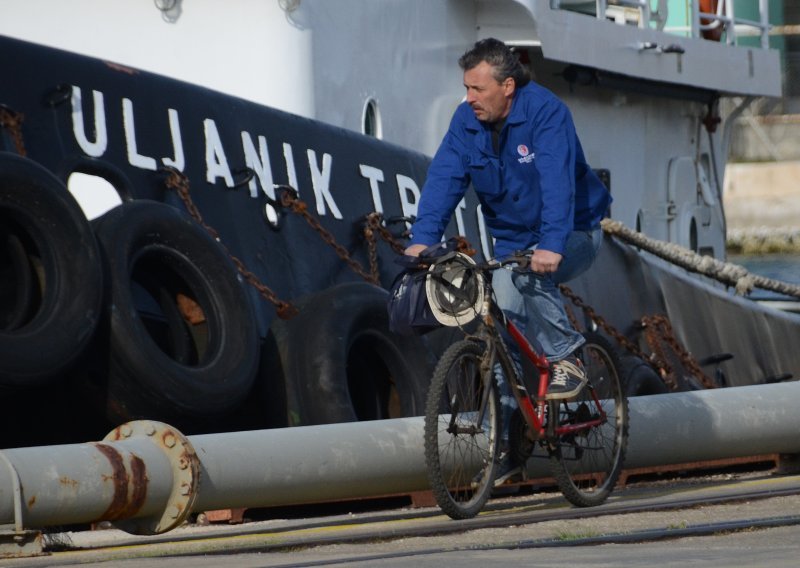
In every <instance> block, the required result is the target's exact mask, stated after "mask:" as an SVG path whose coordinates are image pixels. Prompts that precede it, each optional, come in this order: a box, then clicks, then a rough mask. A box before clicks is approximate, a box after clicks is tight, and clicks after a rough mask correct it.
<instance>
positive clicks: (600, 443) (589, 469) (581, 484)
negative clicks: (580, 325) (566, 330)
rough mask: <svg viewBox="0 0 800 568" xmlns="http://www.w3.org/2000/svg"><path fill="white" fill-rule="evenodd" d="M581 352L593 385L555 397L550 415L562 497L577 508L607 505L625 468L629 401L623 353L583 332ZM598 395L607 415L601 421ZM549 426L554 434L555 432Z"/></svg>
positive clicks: (555, 468) (552, 450) (553, 456)
mask: <svg viewBox="0 0 800 568" xmlns="http://www.w3.org/2000/svg"><path fill="white" fill-rule="evenodd" d="M585 337H586V343H585V344H584V346H583V347H582V349H581V352H580V353H579V354H578V355H579V357H580V359H581V361H582V362H583V365H584V368H585V369H586V375H587V377H588V378H589V384H588V385H587V386H586V387H585V388H584V389H583V390H582V391H581V392H580V394H579V395H578V396H577V397H576V398H574V399H569V400H562V401H551V402H550V403H549V405H548V414H549V417H550V418H551V419H552V418H555V419H556V420H557V422H556V425H555V426H556V428H561V430H562V432H561V433H559V434H558V435H553V434H551V440H550V465H551V470H552V472H553V476H554V477H555V479H556V482H557V483H558V487H559V489H560V490H561V492H562V493H563V494H564V497H565V498H566V499H567V500H568V501H569V502H570V503H572V504H573V505H576V506H578V507H593V506H595V505H600V504H601V503H604V502H605V501H606V499H607V498H608V496H609V495H610V494H611V492H612V491H613V489H614V486H615V485H616V483H617V480H618V479H619V476H620V473H621V472H622V463H623V461H624V459H625V450H626V447H627V443H628V400H627V398H626V397H625V392H624V391H623V389H622V381H621V380H620V375H619V368H620V365H619V356H618V355H617V352H616V350H615V349H614V348H613V347H612V346H611V344H610V343H609V342H608V341H607V340H606V339H605V338H604V337H602V336H600V335H598V334H596V333H587V334H585ZM595 395H596V397H597V399H598V400H599V401H600V404H601V406H602V408H603V412H604V413H605V419H604V420H602V421H601V423H600V424H597V425H594V426H587V427H581V426H580V425H581V424H587V423H591V422H593V421H594V422H597V421H600V419H601V417H602V415H601V413H600V410H599V409H598V406H597V402H596V401H595ZM553 430H554V429H553V428H552V427H551V432H553Z"/></svg>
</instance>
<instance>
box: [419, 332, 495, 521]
mask: <svg viewBox="0 0 800 568" xmlns="http://www.w3.org/2000/svg"><path fill="white" fill-rule="evenodd" d="M485 353H486V348H485V346H483V345H481V344H480V343H477V342H475V341H470V340H462V341H459V342H458V343H454V344H453V345H452V346H450V347H449V348H448V349H447V350H446V351H445V352H444V354H443V355H442V357H441V359H440V360H439V363H438V364H437V365H436V369H435V370H434V373H433V380H432V381H431V385H430V387H429V390H428V396H427V400H426V404H425V463H426V465H427V470H428V478H429V480H430V485H431V490H432V491H433V495H434V497H435V498H436V502H437V503H438V504H439V507H440V508H441V509H442V511H444V512H445V513H446V514H447V515H449V516H450V517H451V518H453V519H469V518H472V517H474V516H475V515H477V514H478V513H479V512H480V510H481V509H482V508H483V506H484V504H485V503H486V500H487V499H488V498H489V495H490V494H491V491H492V485H493V483H494V473H495V467H496V465H497V448H498V445H497V440H498V436H499V427H500V419H499V411H500V402H499V397H498V394H497V386H496V384H495V382H494V379H493V378H492V379H490V380H488V381H487V380H485V379H484V377H482V376H481V360H482V358H483V357H484V355H485ZM490 372H491V371H490ZM487 384H488V385H489V389H490V391H489V393H488V403H487V405H486V412H485V413H484V419H483V420H482V424H477V423H476V422H477V419H478V416H477V411H478V409H479V406H480V404H481V400H482V398H483V395H484V393H485V385H487ZM455 426H457V427H459V431H454V428H453V427H455Z"/></svg>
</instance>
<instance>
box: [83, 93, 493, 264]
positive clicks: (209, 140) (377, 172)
mask: <svg viewBox="0 0 800 568" xmlns="http://www.w3.org/2000/svg"><path fill="white" fill-rule="evenodd" d="M71 103H72V131H73V134H74V136H75V141H76V142H77V143H78V146H79V147H80V149H81V150H82V151H83V152H84V153H85V154H86V155H87V156H90V157H92V158H100V157H102V156H103V155H104V154H105V153H106V151H107V150H108V144H109V140H108V128H107V123H106V111H105V101H104V95H103V93H102V92H100V91H94V90H93V91H92V103H93V107H94V108H93V112H92V113H91V116H92V117H93V121H91V122H90V124H89V125H87V124H86V122H85V120H84V109H83V98H82V92H81V89H80V88H79V87H76V86H73V87H72V95H71ZM167 118H168V122H169V133H170V141H171V142H172V150H173V156H172V157H166V156H165V157H162V158H161V160H160V161H161V163H162V164H164V165H165V166H169V167H172V168H175V169H177V170H179V171H184V169H185V168H186V161H187V159H186V155H185V153H184V146H183V137H182V135H181V123H180V115H179V113H178V111H177V110H175V109H173V108H169V109H167ZM122 119H123V130H124V135H125V146H126V147H125V151H126V155H127V158H128V162H129V163H130V164H131V165H132V166H134V167H136V168H140V169H144V170H149V171H155V170H156V169H157V167H158V162H157V160H156V159H155V158H153V157H150V156H147V155H145V154H142V153H140V151H139V148H138V142H137V139H136V120H135V113H134V103H133V101H132V100H131V99H128V98H123V99H122ZM87 126H91V128H88V129H87ZM87 130H88V131H89V132H91V134H92V137H93V140H90V139H89V135H87ZM203 133H204V137H205V140H204V142H205V169H206V181H207V182H208V183H210V184H212V185H214V184H217V183H218V180H220V179H221V180H222V181H223V182H224V183H225V185H226V187H229V188H231V187H233V186H234V179H233V173H232V171H231V167H230V165H229V162H228V157H227V153H226V151H225V147H224V145H223V142H222V137H221V136H220V133H219V129H218V128H217V124H216V122H215V121H214V120H213V119H210V118H207V119H205V120H203ZM255 140H256V142H254V141H253V136H252V135H251V134H250V133H249V132H247V131H242V132H241V143H242V148H241V149H242V154H243V155H244V162H245V165H246V167H248V168H250V169H251V170H253V172H254V173H255V175H254V176H253V178H252V179H251V180H250V181H249V183H248V188H249V190H250V197H252V198H258V196H259V188H260V189H261V192H263V193H264V194H265V195H266V196H268V197H269V198H270V199H275V187H274V176H273V170H272V164H271V163H270V159H269V151H268V150H269V147H268V143H267V138H266V137H265V136H263V135H258V136H256V138H255ZM306 156H307V158H308V167H309V170H308V171H309V174H310V179H311V189H312V190H313V194H314V200H315V202H316V203H315V205H316V211H317V213H318V214H319V215H320V216H325V215H328V212H330V215H332V216H333V217H334V218H335V219H340V220H341V219H343V218H344V216H343V215H342V212H341V210H340V209H339V206H338V205H337V203H336V201H335V199H334V196H333V192H332V191H331V174H332V171H333V162H334V160H333V156H332V155H331V154H328V153H323V154H322V159H321V161H320V159H319V158H318V156H317V152H316V151H315V150H313V149H311V148H307V149H306ZM283 159H284V162H285V165H286V178H287V182H288V185H290V186H291V187H293V188H295V189H296V190H297V191H298V194H300V187H299V183H298V176H297V169H296V167H295V160H294V150H293V148H292V146H291V144H288V143H286V142H284V143H283ZM358 171H359V173H360V175H361V177H362V178H364V179H365V180H367V182H368V186H369V191H370V195H371V198H372V206H373V209H374V210H375V211H377V212H378V213H383V212H384V206H383V198H382V192H381V184H383V183H384V182H385V180H386V175H385V173H384V171H383V170H381V169H380V168H376V167H374V166H370V165H368V164H359V165H358ZM395 181H396V187H397V197H398V200H399V203H400V208H401V211H402V214H403V216H405V217H415V216H416V214H417V207H418V205H419V199H420V190H419V187H418V186H417V183H416V182H415V181H414V180H413V179H412V178H410V177H408V176H406V175H403V174H395ZM466 208H467V205H466V202H465V201H464V200H463V199H462V200H461V201H460V202H459V204H458V207H457V208H456V210H455V222H456V229H457V231H458V233H459V234H462V235H463V234H465V232H466V227H465V223H464V211H465V210H466ZM475 213H476V219H477V223H478V229H479V236H480V240H481V246H482V250H483V253H484V256H485V257H486V258H489V256H490V251H491V246H490V244H491V237H490V236H489V234H488V232H487V230H486V226H485V223H484V220H483V215H482V213H481V209H480V206H478V208H477V209H476V211H475ZM407 226H409V227H410V224H409V223H407Z"/></svg>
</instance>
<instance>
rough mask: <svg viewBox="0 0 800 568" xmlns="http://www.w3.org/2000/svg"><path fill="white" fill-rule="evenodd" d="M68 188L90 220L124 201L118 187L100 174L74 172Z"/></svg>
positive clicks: (68, 181)
mask: <svg viewBox="0 0 800 568" xmlns="http://www.w3.org/2000/svg"><path fill="white" fill-rule="evenodd" d="M67 188H68V189H69V192H70V193H71V194H72V196H73V197H74V198H75V200H76V201H77V202H78V205H80V206H81V209H83V214H84V215H86V218H87V219H89V220H90V221H91V220H92V219H96V218H97V217H100V216H101V215H102V214H103V213H105V212H106V211H109V210H110V209H113V208H114V207H116V206H117V205H120V204H121V203H122V198H121V197H120V195H119V192H118V191H117V189H116V188H115V187H114V186H113V185H112V184H111V182H109V181H108V180H107V179H105V178H102V177H100V176H93V175H90V174H84V173H81V172H72V173H71V174H70V176H69V178H67Z"/></svg>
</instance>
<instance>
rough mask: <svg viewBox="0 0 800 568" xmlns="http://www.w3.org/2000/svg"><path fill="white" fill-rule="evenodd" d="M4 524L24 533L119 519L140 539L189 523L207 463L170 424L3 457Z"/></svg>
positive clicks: (132, 427) (134, 425)
mask: <svg viewBox="0 0 800 568" xmlns="http://www.w3.org/2000/svg"><path fill="white" fill-rule="evenodd" d="M0 454H1V455H2V459H0V524H9V525H14V526H15V528H16V530H17V531H19V529H20V528H26V529H30V528H41V527H46V526H52V525H62V524H74V523H90V522H97V521H112V522H114V523H115V524H116V525H117V526H118V527H119V528H122V529H124V530H127V531H128V532H131V533H133V534H157V533H161V532H165V531H167V530H170V529H172V528H174V527H175V526H177V525H178V524H180V523H181V522H183V520H184V519H185V518H186V516H187V515H188V514H189V512H190V511H191V504H192V502H193V500H194V497H195V496H196V493H197V491H196V490H197V481H198V472H199V464H198V461H197V457H196V455H195V454H194V451H193V450H192V448H191V444H189V442H188V440H186V438H185V437H184V436H183V435H182V434H181V433H180V432H178V431H177V430H175V429H174V428H171V427H170V426H168V425H166V424H161V423H158V422H150V421H139V422H131V423H129V424H123V425H122V426H120V427H119V428H116V429H115V430H114V431H112V432H111V433H110V434H109V435H108V436H106V439H105V440H103V441H102V442H94V443H86V444H73V445H63V446H47V447H38V448H19V449H11V450H4V451H3V452H1V453H0Z"/></svg>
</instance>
